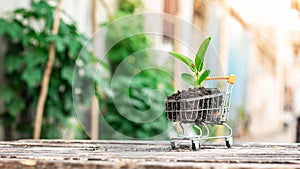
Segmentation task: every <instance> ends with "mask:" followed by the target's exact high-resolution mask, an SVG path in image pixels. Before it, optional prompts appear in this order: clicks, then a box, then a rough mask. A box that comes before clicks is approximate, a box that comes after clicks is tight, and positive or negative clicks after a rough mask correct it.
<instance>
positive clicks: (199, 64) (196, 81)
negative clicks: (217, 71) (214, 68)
mask: <svg viewBox="0 0 300 169" xmlns="http://www.w3.org/2000/svg"><path fill="white" fill-rule="evenodd" d="M210 41H211V37H208V38H206V39H205V40H204V41H203V42H202V43H201V45H200V47H199V49H198V51H197V54H196V57H195V60H194V61H193V60H191V59H190V58H189V57H187V56H184V55H182V54H180V53H176V52H172V51H171V52H169V54H170V55H172V56H174V57H175V58H177V59H179V60H180V61H182V62H183V63H185V64H186V65H187V66H188V67H189V69H190V70H191V71H192V72H193V74H189V73H182V74H181V78H182V79H183V80H184V81H186V82H187V83H189V84H191V85H193V86H196V87H200V86H201V84H202V82H203V81H204V80H205V79H206V78H207V77H208V76H209V74H210V70H208V69H206V70H205V68H204V56H205V54H206V50H207V48H208V45H209V43H210Z"/></svg>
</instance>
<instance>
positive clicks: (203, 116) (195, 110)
mask: <svg viewBox="0 0 300 169" xmlns="http://www.w3.org/2000/svg"><path fill="white" fill-rule="evenodd" d="M220 92H221V91H220V89H217V88H204V87H201V88H189V89H186V90H182V91H177V92H176V93H174V94H173V95H171V96H169V97H167V102H166V110H167V118H168V119H169V120H171V121H179V122H183V123H184V122H187V121H189V120H188V119H195V121H194V122H195V123H196V124H198V123H201V122H204V121H205V120H206V121H210V122H212V123H218V122H219V121H220V118H219V117H218V118H214V116H213V114H216V113H217V112H219V110H220V109H219V108H220V107H221V105H222V99H223V96H222V95H220V96H218V97H210V98H203V96H210V95H212V94H217V93H220ZM191 98H199V99H193V100H187V99H191ZM168 100H173V102H168ZM174 100H175V101H174ZM200 109H201V110H200ZM203 109H204V110H203ZM205 109H206V110H205ZM207 109H209V110H207ZM179 113H184V116H181V115H180V114H179ZM187 118H188V119H187Z"/></svg>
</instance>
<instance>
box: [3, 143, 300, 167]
mask: <svg viewBox="0 0 300 169" xmlns="http://www.w3.org/2000/svg"><path fill="white" fill-rule="evenodd" d="M0 168H4V169H6V168H13V169H14V168H25V169H27V168H28V169H29V168H30V169H32V168H67V169H68V168H86V169H90V168H118V169H119V168H300V144H267V143H238V144H234V145H233V148H231V149H228V148H226V147H225V145H224V144H222V143H204V144H203V145H202V146H201V148H200V149H198V150H197V151H193V150H191V148H190V147H189V146H188V145H184V144H182V145H181V146H180V147H179V148H178V149H176V150H172V149H171V148H170V142H168V141H92V140H20V141H12V142H0Z"/></svg>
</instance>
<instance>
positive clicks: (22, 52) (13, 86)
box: [0, 0, 92, 140]
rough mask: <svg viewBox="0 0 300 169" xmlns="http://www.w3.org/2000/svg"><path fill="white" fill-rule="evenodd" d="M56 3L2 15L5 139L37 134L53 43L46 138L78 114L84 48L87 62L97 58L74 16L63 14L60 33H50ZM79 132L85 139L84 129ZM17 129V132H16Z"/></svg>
mask: <svg viewBox="0 0 300 169" xmlns="http://www.w3.org/2000/svg"><path fill="white" fill-rule="evenodd" d="M54 11H55V7H53V6H50V5H49V4H48V3H47V1H45V0H41V1H33V2H32V3H31V8H30V9H24V8H21V9H17V10H15V11H13V12H10V13H8V15H7V16H6V17H5V18H0V36H1V37H2V38H3V39H4V40H5V43H7V44H8V49H7V51H6V53H5V58H4V63H3V65H1V66H4V68H5V83H4V84H1V85H0V93H1V95H0V98H1V99H2V101H3V103H4V112H2V113H1V116H0V118H1V122H2V124H3V125H4V127H5V129H8V130H6V132H5V137H6V139H9V140H10V139H18V138H30V137H32V131H33V122H34V114H35V109H36V106H37V101H38V97H39V92H40V87H41V81H42V76H43V72H44V70H45V67H46V63H47V60H48V53H49V45H50V43H51V42H53V41H54V42H55V44H56V58H55V61H54V65H53V70H52V75H51V79H50V83H49V91H48V96H47V101H46V104H45V109H44V119H43V126H42V134H41V138H60V137H61V132H60V129H61V128H64V127H65V126H67V125H68V124H67V121H68V120H67V119H68V118H69V117H70V116H71V115H72V114H73V113H74V107H73V101H72V79H73V68H74V66H75V61H76V59H77V58H78V54H79V53H80V52H81V56H82V57H81V58H82V60H83V63H86V64H87V63H90V62H92V56H91V54H90V53H89V52H88V51H86V50H82V47H83V46H84V44H85V43H86V42H87V39H86V37H85V36H84V35H83V34H81V33H79V32H78V30H77V28H76V25H75V24H74V23H73V21H72V19H70V18H69V17H67V16H65V18H68V20H69V21H68V22H65V21H64V20H62V19H61V21H60V26H59V33H58V34H57V35H53V34H52V33H51V30H52V23H53V19H54ZM77 132H78V133H77V134H76V135H77V136H78V137H79V138H85V137H86V136H85V134H84V133H83V131H82V130H78V131H77ZM12 133H14V134H12Z"/></svg>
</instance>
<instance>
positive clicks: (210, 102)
mask: <svg viewBox="0 0 300 169" xmlns="http://www.w3.org/2000/svg"><path fill="white" fill-rule="evenodd" d="M206 80H227V82H228V84H227V88H226V91H222V90H216V89H215V90H216V91H217V92H212V94H210V95H205V96H201V97H196V98H189V99H179V100H175V99H172V100H166V101H165V105H166V115H167V118H168V120H170V121H173V122H179V124H180V126H181V128H182V130H183V135H178V136H177V137H174V138H172V140H171V148H172V149H175V148H176V145H177V143H178V141H180V140H188V141H191V144H192V149H193V150H195V149H198V148H199V147H200V145H201V143H202V142H203V141H205V140H208V139H222V138H223V139H225V143H226V146H227V147H228V148H230V147H231V146H232V144H233V138H232V129H231V128H230V126H229V125H228V124H226V121H227V120H228V116H229V109H230V101H231V92H232V88H233V85H234V84H235V82H236V76H235V75H229V76H222V77H209V78H207V79H206ZM183 123H191V124H194V125H193V126H194V127H195V128H196V129H197V130H199V135H196V136H186V135H184V128H183V126H182V124H183ZM207 125H211V126H215V125H223V126H225V128H227V129H228V134H227V135H222V136H210V131H209V129H208V126H207ZM199 126H203V127H199ZM201 128H202V129H201ZM203 129H204V130H205V131H206V132H205V133H206V134H205V135H204V134H203V131H202V130H203Z"/></svg>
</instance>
